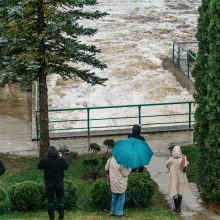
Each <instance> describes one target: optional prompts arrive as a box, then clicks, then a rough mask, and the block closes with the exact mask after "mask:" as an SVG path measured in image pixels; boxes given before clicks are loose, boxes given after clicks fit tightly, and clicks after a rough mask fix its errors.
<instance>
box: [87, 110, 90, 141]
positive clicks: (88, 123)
mask: <svg viewBox="0 0 220 220" xmlns="http://www.w3.org/2000/svg"><path fill="white" fill-rule="evenodd" d="M89 111H90V109H89V108H87V136H88V137H90V114H89Z"/></svg>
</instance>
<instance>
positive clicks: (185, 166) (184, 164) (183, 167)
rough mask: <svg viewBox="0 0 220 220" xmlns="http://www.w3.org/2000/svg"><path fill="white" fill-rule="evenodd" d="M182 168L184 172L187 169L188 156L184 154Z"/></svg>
mask: <svg viewBox="0 0 220 220" xmlns="http://www.w3.org/2000/svg"><path fill="white" fill-rule="evenodd" d="M181 168H182V171H183V172H184V173H185V172H186V171H187V164H186V156H184V155H183V156H182V161H181Z"/></svg>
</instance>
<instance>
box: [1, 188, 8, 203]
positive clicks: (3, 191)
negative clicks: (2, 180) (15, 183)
mask: <svg viewBox="0 0 220 220" xmlns="http://www.w3.org/2000/svg"><path fill="white" fill-rule="evenodd" d="M6 197H7V195H6V192H5V190H4V189H3V188H2V187H1V186H0V202H4V201H5V200H6Z"/></svg>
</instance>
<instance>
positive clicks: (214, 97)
mask: <svg viewBox="0 0 220 220" xmlns="http://www.w3.org/2000/svg"><path fill="white" fill-rule="evenodd" d="M219 6H220V5H219V1H218V0H203V1H202V5H201V7H200V9H199V13H200V16H199V20H198V33H197V39H198V41H199V52H198V56H197V60H196V62H197V64H196V66H195V69H194V71H193V76H194V78H195V88H196V91H197V92H196V95H195V100H196V103H197V109H196V113H195V119H196V125H195V133H194V140H195V144H196V146H197V147H199V156H198V167H199V175H198V187H199V191H200V193H201V195H202V197H203V198H204V199H206V200H211V201H217V202H218V201H220V182H219V176H220V170H219V166H220V150H219V149H220V138H219V134H220V125H219V121H220V96H219V94H220V87H219V85H220V62H219V56H220V36H219V32H220V7H219ZM210 15H211V16H210ZM204 177H205V181H204Z"/></svg>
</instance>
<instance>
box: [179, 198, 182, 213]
mask: <svg viewBox="0 0 220 220" xmlns="http://www.w3.org/2000/svg"><path fill="white" fill-rule="evenodd" d="M181 203H182V195H181V196H180V195H178V208H179V211H180V212H181Z"/></svg>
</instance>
